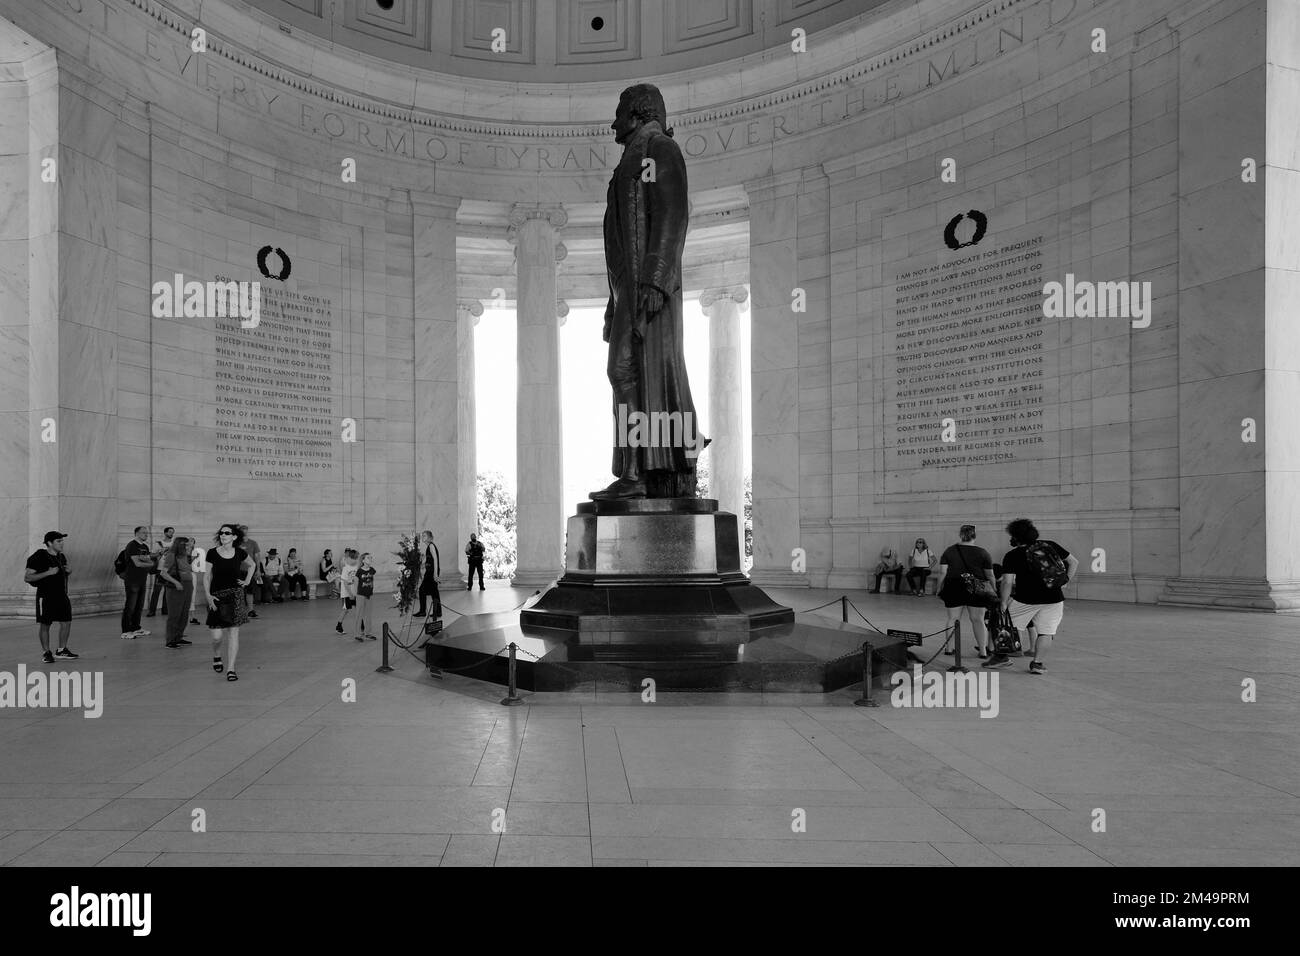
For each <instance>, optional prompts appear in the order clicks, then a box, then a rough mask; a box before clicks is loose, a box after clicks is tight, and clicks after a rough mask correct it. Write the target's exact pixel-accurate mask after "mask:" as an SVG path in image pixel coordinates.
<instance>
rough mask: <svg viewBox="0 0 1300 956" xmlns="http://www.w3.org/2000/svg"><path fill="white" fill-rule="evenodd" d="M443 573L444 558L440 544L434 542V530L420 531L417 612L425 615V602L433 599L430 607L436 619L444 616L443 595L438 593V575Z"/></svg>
mask: <svg viewBox="0 0 1300 956" xmlns="http://www.w3.org/2000/svg"><path fill="white" fill-rule="evenodd" d="M441 573H442V558H441V557H440V556H439V555H438V546H437V545H436V544H434V543H433V532H432V531H421V532H420V610H419V611H417V612H416V613H417V614H418V616H420V617H425V616H426V612H425V604H426V601H427V600H428V599H430V598H431V599H432V604H431V605H430V608H429V613H431V614H432V615H433V617H434V619H435V620H437V619H440V618H441V617H442V597H441V595H439V594H438V576H439V575H440V574H441Z"/></svg>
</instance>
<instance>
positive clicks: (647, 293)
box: [641, 282, 664, 322]
mask: <svg viewBox="0 0 1300 956" xmlns="http://www.w3.org/2000/svg"><path fill="white" fill-rule="evenodd" d="M663 307H664V294H663V293H662V292H660V291H659V290H658V289H656V288H655V287H654V286H652V285H646V284H645V283H644V282H643V283H642V284H641V314H642V315H644V316H645V320H646V321H647V322H649V321H650V320H651V319H653V318H654V317H655V316H656V315H658V314H659V310H660V309H662V308H663Z"/></svg>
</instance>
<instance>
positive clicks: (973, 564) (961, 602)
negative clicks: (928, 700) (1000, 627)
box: [934, 524, 997, 660]
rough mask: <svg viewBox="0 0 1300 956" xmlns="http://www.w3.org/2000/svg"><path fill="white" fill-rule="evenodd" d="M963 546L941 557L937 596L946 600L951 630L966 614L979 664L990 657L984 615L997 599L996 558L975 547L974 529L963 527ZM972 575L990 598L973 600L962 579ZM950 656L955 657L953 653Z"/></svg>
mask: <svg viewBox="0 0 1300 956" xmlns="http://www.w3.org/2000/svg"><path fill="white" fill-rule="evenodd" d="M960 535H961V543H960V544H950V545H948V547H947V548H945V549H944V552H943V554H942V555H940V557H939V574H938V577H937V578H936V579H935V586H934V587H935V592H936V593H937V594H938V595H939V597H940V598H942V599H943V606H944V607H945V608H947V609H948V627H949V628H951V627H952V625H953V624H954V623H955V622H957V621H960V620H961V616H962V613H963V612H965V614H966V620H967V622H968V623H969V624H970V633H972V634H974V635H975V649H976V651H977V652H978V653H979V657H980V660H985V659H986V658H987V657H988V650H987V645H988V631H987V630H986V629H985V627H984V612H985V611H987V610H988V608H989V606H990V604H992V603H993V602H994V601H995V600H996V598H995V597H993V595H996V593H997V591H996V582H995V580H994V578H993V558H992V557H991V556H990V555H989V553H988V552H987V551H985V550H984V549H983V548H981V547H979V546H978V545H976V544H972V543H971V542H973V541H974V540H975V526H974V525H973V524H964V525H962V526H961V531H960ZM966 574H969V575H971V576H972V577H974V578H975V579H976V580H979V581H987V582H988V585H989V594H990V597H988V598H985V597H974V596H972V595H971V594H970V593H969V592H968V590H967V587H966V581H965V579H964V578H963V575H966ZM949 653H953V652H952V651H951V650H950V651H949Z"/></svg>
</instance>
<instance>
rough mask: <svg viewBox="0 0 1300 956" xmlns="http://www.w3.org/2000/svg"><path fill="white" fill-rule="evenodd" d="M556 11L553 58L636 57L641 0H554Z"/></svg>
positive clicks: (579, 60) (596, 59) (574, 60)
mask: <svg viewBox="0 0 1300 956" xmlns="http://www.w3.org/2000/svg"><path fill="white" fill-rule="evenodd" d="M651 2H655V0H651ZM556 14H557V17H556V19H557V23H556V45H557V49H556V61H557V62H559V63H598V62H606V61H610V60H635V59H639V58H640V56H641V0H558V4H557V6H556Z"/></svg>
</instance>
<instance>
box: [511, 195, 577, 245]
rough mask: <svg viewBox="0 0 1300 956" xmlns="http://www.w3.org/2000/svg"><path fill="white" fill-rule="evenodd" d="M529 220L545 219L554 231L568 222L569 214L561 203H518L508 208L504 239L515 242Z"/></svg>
mask: <svg viewBox="0 0 1300 956" xmlns="http://www.w3.org/2000/svg"><path fill="white" fill-rule="evenodd" d="M530 219H545V220H546V221H547V222H549V223H550V224H551V227H552V228H554V229H560V228H562V227H563V226H564V224H565V223H567V222H568V221H569V214H568V212H566V211H565V208H564V206H563V204H561V203H538V202H520V203H515V204H514V205H513V206H511V207H510V219H509V225H508V226H507V227H506V238H507V239H509V240H510V242H512V243H513V242H515V241H516V239H517V237H518V235H519V230H520V229H521V228H523V225H524V223H526V222H527V221H528V220H530Z"/></svg>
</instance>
